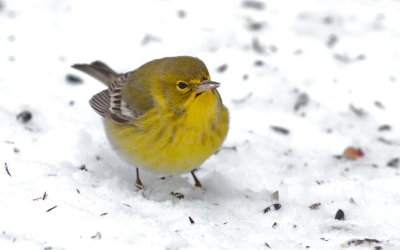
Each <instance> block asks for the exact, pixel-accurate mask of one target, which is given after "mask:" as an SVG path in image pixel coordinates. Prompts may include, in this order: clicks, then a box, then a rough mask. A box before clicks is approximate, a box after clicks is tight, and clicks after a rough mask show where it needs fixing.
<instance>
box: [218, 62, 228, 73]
mask: <svg viewBox="0 0 400 250" xmlns="http://www.w3.org/2000/svg"><path fill="white" fill-rule="evenodd" d="M227 69H228V64H222V65H221V66H219V67H218V68H217V72H218V73H223V72H225V71H226V70H227Z"/></svg>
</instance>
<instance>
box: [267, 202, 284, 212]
mask: <svg viewBox="0 0 400 250" xmlns="http://www.w3.org/2000/svg"><path fill="white" fill-rule="evenodd" d="M281 208H282V205H281V204H280V203H274V204H272V205H270V206H268V207H266V208H264V210H263V212H264V214H265V213H268V212H270V211H272V209H273V210H279V209H281Z"/></svg>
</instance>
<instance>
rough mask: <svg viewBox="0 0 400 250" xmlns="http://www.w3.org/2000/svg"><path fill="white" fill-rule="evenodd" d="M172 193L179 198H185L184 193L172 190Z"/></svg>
mask: <svg viewBox="0 0 400 250" xmlns="http://www.w3.org/2000/svg"><path fill="white" fill-rule="evenodd" d="M171 195H172V196H174V197H175V198H178V199H183V198H185V195H184V194H182V193H178V192H171Z"/></svg>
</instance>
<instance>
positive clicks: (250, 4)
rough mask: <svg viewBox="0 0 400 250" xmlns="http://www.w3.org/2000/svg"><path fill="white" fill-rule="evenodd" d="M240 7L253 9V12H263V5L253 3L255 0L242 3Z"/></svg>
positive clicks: (257, 2) (256, 2)
mask: <svg viewBox="0 0 400 250" xmlns="http://www.w3.org/2000/svg"><path fill="white" fill-rule="evenodd" d="M242 6H243V7H244V8H248V9H255V10H263V9H264V8H265V5H264V3H263V2H261V1H255V0H246V1H243V3H242Z"/></svg>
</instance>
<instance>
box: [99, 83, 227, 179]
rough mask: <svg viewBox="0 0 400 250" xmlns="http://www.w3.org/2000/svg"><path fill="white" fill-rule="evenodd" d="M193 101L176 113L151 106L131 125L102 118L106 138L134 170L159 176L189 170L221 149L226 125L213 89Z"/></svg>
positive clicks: (218, 99)
mask: <svg viewBox="0 0 400 250" xmlns="http://www.w3.org/2000/svg"><path fill="white" fill-rule="evenodd" d="M195 99H196V100H192V101H191V102H190V103H189V104H188V105H187V106H186V107H185V108H184V109H182V110H180V111H174V112H173V111H171V110H169V109H165V108H157V107H155V108H153V109H151V110H149V111H148V112H146V113H145V114H144V115H142V116H140V117H139V118H138V119H137V121H135V122H134V123H132V124H116V123H114V122H112V121H110V120H108V119H105V126H106V128H107V129H106V130H107V133H108V137H109V139H110V141H111V143H112V144H113V146H114V147H115V148H116V149H117V151H118V152H119V153H120V154H121V155H122V156H123V157H124V158H125V159H127V160H128V161H129V162H131V163H133V164H134V165H135V166H136V167H140V168H143V169H147V170H150V171H153V172H159V173H183V172H188V171H191V170H193V169H194V168H196V167H198V166H199V165H200V164H201V163H203V162H204V161H205V160H206V159H207V158H208V157H209V156H210V155H211V154H213V153H214V152H215V151H216V150H217V149H218V148H219V147H220V146H221V144H222V142H223V141H224V139H225V137H226V134H227V132H228V123H229V117H228V110H227V109H226V107H225V106H224V105H223V104H222V102H221V99H220V97H219V94H218V92H217V91H216V90H214V91H207V92H204V93H202V94H201V95H200V96H198V97H197V98H195Z"/></svg>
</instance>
